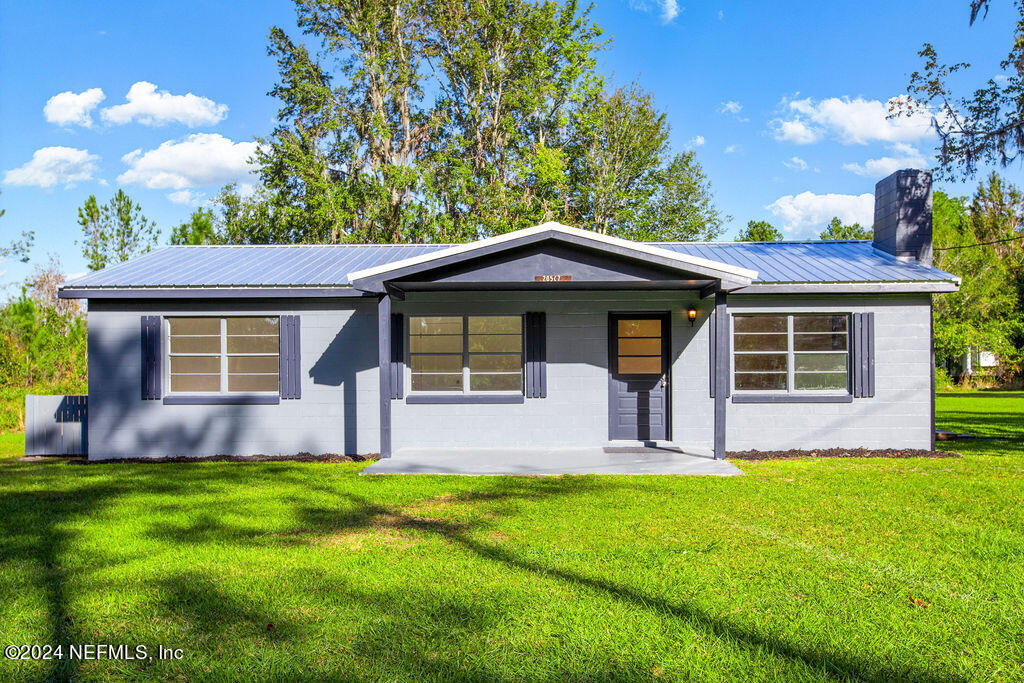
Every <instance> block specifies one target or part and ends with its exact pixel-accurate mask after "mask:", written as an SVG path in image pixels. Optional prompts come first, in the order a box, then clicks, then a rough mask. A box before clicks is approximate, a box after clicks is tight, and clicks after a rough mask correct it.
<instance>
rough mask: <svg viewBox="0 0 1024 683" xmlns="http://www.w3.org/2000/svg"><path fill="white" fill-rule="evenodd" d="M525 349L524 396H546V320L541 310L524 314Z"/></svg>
mask: <svg viewBox="0 0 1024 683" xmlns="http://www.w3.org/2000/svg"><path fill="white" fill-rule="evenodd" d="M524 323H525V324H524V330H523V333H524V336H525V337H526V339H525V344H524V347H525V350H526V368H525V374H526V398H546V397H547V395H548V340H547V320H546V317H545V314H544V313H542V312H532V313H527V314H526V315H525V316H524Z"/></svg>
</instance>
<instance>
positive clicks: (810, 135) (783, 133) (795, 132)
mask: <svg viewBox="0 0 1024 683" xmlns="http://www.w3.org/2000/svg"><path fill="white" fill-rule="evenodd" d="M772 125H773V127H774V128H775V139H776V140H781V141H783V142H792V143H793V144H796V145H809V144H811V143H814V142H817V141H818V140H820V139H821V131H820V130H818V129H815V128H811V127H810V126H808V125H807V124H806V123H804V122H803V121H800V120H793V121H783V120H781V119H776V120H775V121H773V122H772Z"/></svg>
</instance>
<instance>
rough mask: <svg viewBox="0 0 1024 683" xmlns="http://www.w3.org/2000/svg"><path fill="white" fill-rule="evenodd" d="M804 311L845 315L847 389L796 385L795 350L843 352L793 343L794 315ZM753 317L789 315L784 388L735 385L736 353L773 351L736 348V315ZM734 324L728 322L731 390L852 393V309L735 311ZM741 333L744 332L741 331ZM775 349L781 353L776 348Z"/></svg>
mask: <svg viewBox="0 0 1024 683" xmlns="http://www.w3.org/2000/svg"><path fill="white" fill-rule="evenodd" d="M801 315H827V316H838V315H841V316H844V317H845V318H846V351H844V352H843V353H845V354H846V388H845V389H797V388H795V387H796V358H795V356H796V354H797V353H802V354H818V353H821V354H834V353H840V352H839V351H796V350H795V349H794V344H793V318H794V317H795V316H801ZM744 316H748V317H752V316H765V317H779V316H786V388H785V389H737V388H736V356H737V355H740V356H743V355H763V354H765V353H773V352H771V351H737V350H736V324H735V323H736V320H735V319H736V318H739V317H744ZM730 317H731V318H732V320H731V321H730V322H731V323H732V324H730V325H729V334H730V339H729V349H730V353H729V381H730V382H731V385H730V386H731V387H732V392H733V393H734V394H771V395H774V396H792V395H797V396H808V395H809V396H847V395H850V394H851V393H852V392H851V387H850V378H851V374H852V368H851V367H850V351H851V339H850V333H851V331H852V329H853V314H852V313H849V312H836V311H824V312H819V311H806V312H805V311H800V312H791V311H787V312H782V311H763V312H762V311H758V312H750V313H733V314H730ZM740 334H743V333H742V332H741V333H740ZM774 353H780V354H781V353H782V352H781V351H777V352H774Z"/></svg>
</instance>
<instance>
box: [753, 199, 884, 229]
mask: <svg viewBox="0 0 1024 683" xmlns="http://www.w3.org/2000/svg"><path fill="white" fill-rule="evenodd" d="M765 208H766V209H768V210H769V211H771V212H772V213H773V214H774V215H775V216H776V217H777V218H780V219H781V220H782V222H783V226H782V229H783V232H785V233H787V234H788V235H789V236H792V237H802V236H805V235H806V234H807V233H808V232H809V231H811V230H812V229H817V228H820V227H821V226H823V225H825V223H827V222H828V221H829V220H831V219H832V217H833V216H838V217H839V219H840V220H842V221H843V223H860V224H861V225H871V223H872V222H873V221H874V211H875V196H874V195H873V194H869V193H865V194H860V195H854V194H814V193H813V192H801V193H800V194H798V195H791V194H787V195H784V196H782V197H779V198H778V199H776V200H775V201H774V202H772V203H771V204H769V205H768V206H766V207H765Z"/></svg>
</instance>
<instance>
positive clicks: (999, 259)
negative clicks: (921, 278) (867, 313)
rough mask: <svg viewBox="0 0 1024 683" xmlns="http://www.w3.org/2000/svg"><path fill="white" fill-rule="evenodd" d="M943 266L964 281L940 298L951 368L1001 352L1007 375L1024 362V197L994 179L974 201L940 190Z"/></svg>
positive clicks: (941, 336) (942, 347)
mask: <svg viewBox="0 0 1024 683" xmlns="http://www.w3.org/2000/svg"><path fill="white" fill-rule="evenodd" d="M932 216H933V217H932V224H933V239H934V245H935V247H934V248H935V252H934V253H935V266H936V267H938V268H941V269H943V270H946V271H948V272H951V273H953V274H954V275H959V276H960V277H961V284H960V289H959V291H956V292H951V293H948V294H943V295H941V296H937V297H935V307H934V315H935V321H934V324H935V351H936V356H937V358H938V360H939V361H940V363H942V364H946V365H949V364H951V363H954V362H956V361H957V359H959V358H961V357H962V356H963V355H964V354H965V353H967V352H968V351H969V350H971V349H984V350H987V351H991V352H993V353H995V354H996V355H997V356H998V357H999V359H1000V361H1001V364H1002V366H1003V371H1004V372H1005V373H1006V374H1007V375H1012V374H1014V373H1016V372H1019V371H1020V369H1021V362H1022V360H1024V356H1022V352H1021V350H1022V349H1024V299H1022V292H1024V250H1022V248H1021V241H1020V240H1019V239H1017V238H1019V237H1020V236H1021V227H1022V223H1024V196H1022V194H1021V192H1020V191H1019V190H1018V189H1017V188H1015V187H1013V186H1012V185H1010V184H1008V183H1006V182H1005V181H1004V180H1002V179H1001V178H999V177H998V176H997V175H995V174H992V175H990V176H989V177H988V179H987V180H986V181H984V182H982V183H980V184H979V186H978V189H977V191H976V192H975V195H974V198H973V199H972V200H970V201H969V200H967V199H966V198H962V197H950V196H948V195H946V194H945V193H944V192H941V191H936V192H935V193H934V198H933V209H932Z"/></svg>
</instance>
